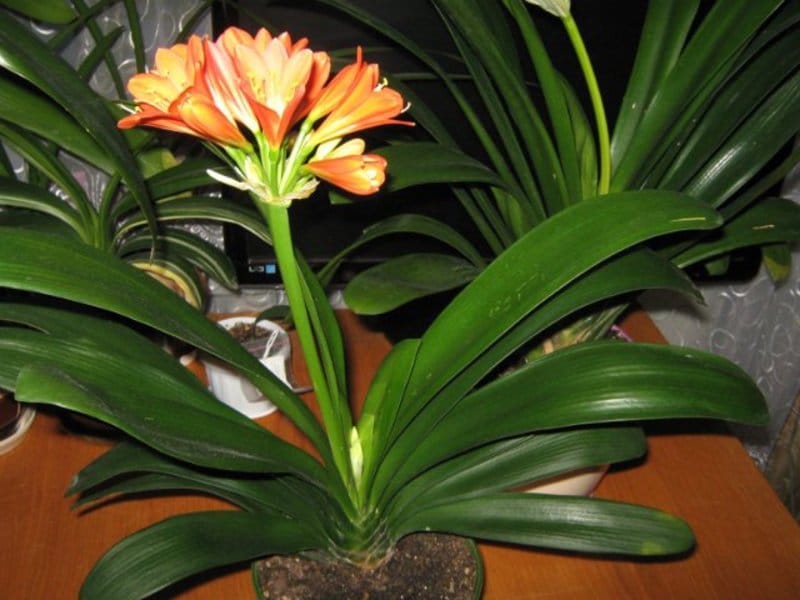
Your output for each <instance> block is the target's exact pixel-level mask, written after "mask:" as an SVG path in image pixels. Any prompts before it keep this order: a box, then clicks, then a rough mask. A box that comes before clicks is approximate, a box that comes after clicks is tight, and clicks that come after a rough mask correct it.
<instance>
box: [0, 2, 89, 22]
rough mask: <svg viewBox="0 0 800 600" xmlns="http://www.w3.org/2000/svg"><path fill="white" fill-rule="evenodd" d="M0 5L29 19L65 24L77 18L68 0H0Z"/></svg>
mask: <svg viewBox="0 0 800 600" xmlns="http://www.w3.org/2000/svg"><path fill="white" fill-rule="evenodd" d="M0 5H2V6H4V7H6V8H9V9H11V10H13V11H14V12H17V13H19V14H20V15H23V16H25V17H28V18H29V19H33V20H35V21H42V22H43V23H50V24H52V25H63V24H64V23H69V22H70V21H72V20H73V19H74V18H75V11H74V10H73V9H72V6H70V3H69V2H67V1H66V0H36V2H31V1H30V0H0Z"/></svg>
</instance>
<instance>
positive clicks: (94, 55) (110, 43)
mask: <svg viewBox="0 0 800 600" xmlns="http://www.w3.org/2000/svg"><path fill="white" fill-rule="evenodd" d="M124 32H125V29H124V28H123V27H116V28H114V29H112V30H111V31H109V32H108V33H106V34H105V35H104V36H103V38H102V39H101V40H99V42H98V43H96V44H95V45H94V47H93V48H92V50H91V51H90V52H89V54H87V55H86V58H84V59H83V60H82V61H81V63H80V65H78V68H77V73H78V76H79V77H80V78H81V79H83V80H85V81H89V79H90V78H91V76H92V74H93V73H94V72H95V70H96V69H97V67H98V65H99V64H100V63H101V62H102V61H103V59H105V58H106V57H107V56H109V53H110V52H111V49H112V48H113V47H114V44H116V43H117V40H119V38H120V37H122V34H123V33H124Z"/></svg>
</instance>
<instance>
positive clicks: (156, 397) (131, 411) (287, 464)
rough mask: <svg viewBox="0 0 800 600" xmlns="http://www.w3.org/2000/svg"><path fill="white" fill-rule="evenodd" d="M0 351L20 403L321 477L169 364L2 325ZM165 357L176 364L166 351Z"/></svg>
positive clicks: (168, 447) (205, 455)
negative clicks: (73, 413)
mask: <svg viewBox="0 0 800 600" xmlns="http://www.w3.org/2000/svg"><path fill="white" fill-rule="evenodd" d="M0 351H2V356H3V360H4V364H3V365H2V367H0V377H2V379H3V383H4V384H5V385H4V387H6V388H8V389H12V390H14V391H15V396H16V397H17V399H18V400H19V401H20V402H41V403H45V404H53V405H56V406H62V407H65V408H69V409H71V410H77V411H78V412H81V413H84V414H88V415H89V416H92V417H95V418H98V419H100V420H103V421H105V422H108V423H110V424H112V425H114V426H115V427H118V428H119V429H122V430H123V431H125V432H127V433H129V434H130V435H132V436H133V437H135V438H137V439H139V440H140V441H142V442H143V443H145V444H147V445H149V446H151V447H153V448H155V449H157V450H158V451H160V452H163V453H165V454H168V455H169V456H173V457H176V458H179V459H181V460H184V461H187V462H190V463H192V464H198V465H201V466H206V467H210V468H215V469H224V470H229V471H245V472H255V473H286V472H294V473H298V474H300V475H301V476H303V477H306V478H309V479H311V480H315V481H320V480H322V479H324V477H325V475H324V472H323V470H322V469H321V467H320V465H319V463H317V462H316V461H315V460H314V459H312V458H311V457H310V456H309V455H308V454H306V453H304V452H302V451H301V450H299V449H297V448H296V447H294V446H292V445H290V444H287V443H286V442H284V441H282V440H280V439H278V438H277V437H275V436H274V435H273V434H271V433H269V432H268V431H267V430H266V429H264V428H262V427H260V426H258V425H257V424H255V423H254V422H252V421H251V420H250V419H248V418H246V417H244V416H243V415H241V414H239V413H237V412H236V411H234V410H232V409H230V408H228V407H226V406H225V405H223V404H221V403H220V402H219V401H218V400H217V399H216V398H214V396H212V395H211V394H210V393H209V392H208V391H207V390H206V389H205V388H204V387H203V386H201V385H198V384H197V383H196V381H194V380H188V381H187V378H186V377H184V376H178V377H174V376H173V375H172V374H171V373H170V368H169V367H167V368H160V367H157V366H152V365H149V364H145V362H144V361H141V362H139V363H138V364H137V362H136V361H135V360H132V359H131V357H130V355H129V354H122V355H119V354H116V353H113V352H111V351H109V350H107V349H105V348H102V347H98V346H97V344H96V343H95V342H91V343H89V344H86V343H82V342H81V340H80V339H77V340H75V341H69V342H67V341H63V340H60V339H58V338H55V337H53V336H49V335H44V334H41V333H37V332H33V331H28V330H19V329H16V328H11V327H7V328H4V329H3V330H2V331H0ZM145 355H146V353H145ZM162 361H163V362H164V363H165V364H167V365H169V364H170V363H172V364H174V363H175V360H174V359H172V358H170V357H169V356H166V355H165V356H164V357H163V359H162ZM134 368H135V372H136V377H135V378H132V377H131V372H132V369H134ZM9 375H10V377H9ZM14 378H15V379H16V381H14Z"/></svg>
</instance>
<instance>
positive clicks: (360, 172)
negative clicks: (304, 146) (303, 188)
mask: <svg viewBox="0 0 800 600" xmlns="http://www.w3.org/2000/svg"><path fill="white" fill-rule="evenodd" d="M364 147H365V145H364V140H362V139H352V140H350V141H348V142H347V143H345V144H342V145H341V146H339V147H338V148H336V149H334V150H333V151H332V152H329V153H327V154H325V156H324V157H323V158H321V159H320V160H313V159H312V160H311V162H309V163H308V164H307V165H306V166H305V170H306V171H308V172H309V173H311V174H312V175H314V176H315V177H319V178H320V179H324V180H325V181H327V182H329V183H332V184H333V185H335V186H337V187H340V188H342V189H343V190H347V191H348V192H351V193H353V194H358V195H360V196H366V195H368V194H374V193H375V192H377V191H378V190H379V189H380V187H381V186H382V185H383V182H384V181H385V180H386V159H385V158H383V157H382V156H378V155H377V154H363V152H364ZM321 150H322V151H323V152H325V151H326V150H327V149H326V148H321Z"/></svg>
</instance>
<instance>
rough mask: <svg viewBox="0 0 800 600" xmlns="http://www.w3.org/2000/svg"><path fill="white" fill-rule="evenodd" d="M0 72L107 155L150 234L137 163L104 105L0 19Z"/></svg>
mask: <svg viewBox="0 0 800 600" xmlns="http://www.w3.org/2000/svg"><path fill="white" fill-rule="evenodd" d="M0 68H3V69H6V70H8V71H11V72H12V73H15V74H16V75H18V76H19V77H22V78H23V79H25V80H27V81H29V82H30V83H31V84H33V85H34V86H36V87H37V88H39V89H40V90H42V92H44V93H45V94H47V95H48V96H49V97H50V98H52V99H53V100H54V101H55V102H56V103H57V104H59V105H60V106H62V107H63V108H64V109H65V110H67V111H68V112H69V113H70V114H71V115H72V116H73V118H74V119H75V120H76V121H77V122H78V123H80V125H81V126H83V128H84V129H85V130H86V131H88V132H89V133H90V134H91V135H92V136H93V137H94V139H95V141H96V142H97V144H98V145H99V146H100V147H101V148H102V149H103V150H104V151H105V152H107V153H108V157H109V160H110V161H111V162H112V164H113V165H114V171H115V172H116V173H118V174H119V175H120V176H121V177H122V179H123V180H124V181H125V184H126V185H127V187H128V189H129V190H130V192H131V194H132V195H133V197H134V198H136V202H137V203H138V204H139V206H140V207H141V209H142V211H143V213H144V214H145V215H147V219H148V223H149V224H150V227H151V229H153V230H155V217H154V215H153V209H152V206H151V205H150V199H149V197H148V194H147V189H146V187H145V184H144V178H143V177H142V175H141V173H140V172H139V168H138V166H137V164H136V159H135V158H134V156H133V154H132V153H131V150H130V148H129V146H128V145H127V143H126V140H125V138H124V137H123V136H122V134H121V133H120V132H119V130H118V129H117V124H116V121H115V120H114V118H113V117H112V116H111V113H110V112H109V110H108V108H107V106H106V102H105V100H103V98H101V97H100V96H98V95H97V94H96V93H95V92H94V91H93V90H92V89H91V88H90V87H89V86H87V85H86V83H85V82H84V81H83V80H81V78H80V77H78V74H77V73H76V72H75V71H74V69H72V67H70V66H69V65H68V64H67V63H66V62H65V61H64V60H63V59H61V58H60V57H59V56H58V55H56V54H54V53H53V52H52V51H51V50H50V49H49V48H48V47H47V46H46V45H45V44H44V43H43V42H41V41H40V40H39V39H38V38H37V37H36V36H34V35H33V34H32V33H29V32H28V31H27V30H26V29H25V28H24V27H20V26H19V23H18V22H17V21H16V20H14V19H13V18H11V17H10V16H8V15H7V14H3V13H0Z"/></svg>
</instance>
